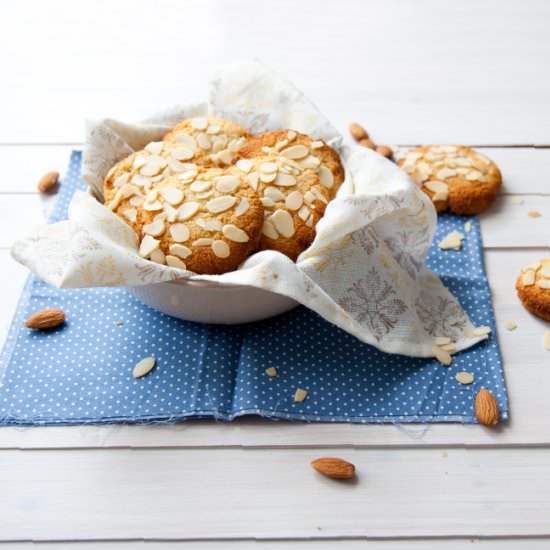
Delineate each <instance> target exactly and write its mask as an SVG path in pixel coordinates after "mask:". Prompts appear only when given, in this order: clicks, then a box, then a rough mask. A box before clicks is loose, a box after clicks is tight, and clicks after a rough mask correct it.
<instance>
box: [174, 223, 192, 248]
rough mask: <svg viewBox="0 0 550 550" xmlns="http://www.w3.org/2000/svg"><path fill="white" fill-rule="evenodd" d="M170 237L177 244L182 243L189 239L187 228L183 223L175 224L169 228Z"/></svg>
mask: <svg viewBox="0 0 550 550" xmlns="http://www.w3.org/2000/svg"><path fill="white" fill-rule="evenodd" d="M170 235H171V236H172V239H174V241H176V242H178V243H183V242H185V241H186V240H188V239H189V228H188V227H187V226H186V225H185V224H183V223H175V224H174V225H172V226H170Z"/></svg>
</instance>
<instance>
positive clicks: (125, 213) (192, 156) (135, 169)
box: [103, 141, 203, 231]
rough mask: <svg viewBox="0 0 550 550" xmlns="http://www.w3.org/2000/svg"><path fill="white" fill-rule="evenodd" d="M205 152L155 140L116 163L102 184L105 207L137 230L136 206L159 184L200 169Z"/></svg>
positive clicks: (182, 144) (180, 144) (186, 145)
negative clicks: (168, 178)
mask: <svg viewBox="0 0 550 550" xmlns="http://www.w3.org/2000/svg"><path fill="white" fill-rule="evenodd" d="M202 155H203V153H202V151H201V150H200V149H197V148H193V147H192V146H190V145H189V144H184V143H168V142H163V141H155V142H151V143H149V144H148V145H147V146H146V147H145V149H143V150H142V151H136V152H135V153H132V154H131V155H129V156H128V157H126V158H125V159H123V160H121V161H120V162H118V163H117V164H115V165H114V166H113V167H112V168H111V170H110V171H109V173H108V174H107V176H106V177H105V181H104V185H103V196H104V202H105V206H107V208H109V209H111V210H114V211H116V212H117V213H118V214H119V215H120V216H121V217H122V218H123V219H124V221H126V223H128V224H129V225H131V226H132V227H133V228H134V230H136V231H138V228H137V207H138V206H139V205H141V203H143V201H144V199H145V195H146V194H147V193H148V192H149V191H150V190H151V188H152V187H153V186H154V185H155V184H156V183H158V182H159V181H161V180H163V179H165V178H167V177H169V176H172V175H175V174H179V173H183V172H188V171H189V170H194V169H195V168H197V164H196V163H197V162H198V160H199V159H200V158H201V157H202Z"/></svg>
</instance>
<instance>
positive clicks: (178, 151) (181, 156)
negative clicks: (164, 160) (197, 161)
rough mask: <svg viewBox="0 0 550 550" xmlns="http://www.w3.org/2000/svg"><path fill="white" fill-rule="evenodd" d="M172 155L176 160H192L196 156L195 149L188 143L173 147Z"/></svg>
mask: <svg viewBox="0 0 550 550" xmlns="http://www.w3.org/2000/svg"><path fill="white" fill-rule="evenodd" d="M171 155H172V157H173V158H175V159H176V160H190V159H192V158H193V157H194V156H195V151H194V150H193V149H192V148H191V147H188V146H187V145H180V146H179V147H175V148H174V149H172V151H171Z"/></svg>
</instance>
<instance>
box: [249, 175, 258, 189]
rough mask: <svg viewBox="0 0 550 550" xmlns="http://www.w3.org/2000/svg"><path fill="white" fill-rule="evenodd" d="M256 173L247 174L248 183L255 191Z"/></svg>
mask: <svg viewBox="0 0 550 550" xmlns="http://www.w3.org/2000/svg"><path fill="white" fill-rule="evenodd" d="M258 178H259V175H258V172H251V173H250V174H248V183H249V184H250V187H252V189H254V191H256V190H257V189H258Z"/></svg>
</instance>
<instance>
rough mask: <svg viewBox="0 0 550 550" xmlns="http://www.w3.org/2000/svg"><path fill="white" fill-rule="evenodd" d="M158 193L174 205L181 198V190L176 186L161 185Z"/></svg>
mask: <svg viewBox="0 0 550 550" xmlns="http://www.w3.org/2000/svg"><path fill="white" fill-rule="evenodd" d="M160 194H161V195H162V197H163V198H164V200H165V201H167V202H169V203H170V204H173V205H174V206H176V205H178V204H179V203H180V202H181V201H182V200H183V191H182V190H181V189H178V188H177V187H170V186H169V187H163V188H162V189H161V190H160Z"/></svg>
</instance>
